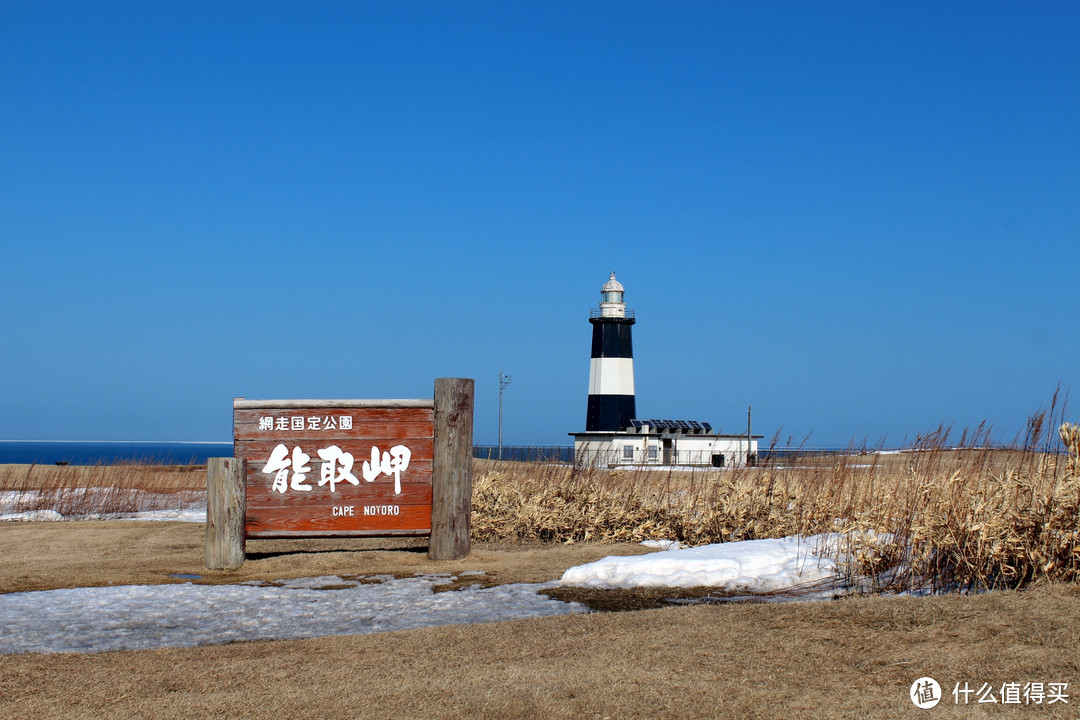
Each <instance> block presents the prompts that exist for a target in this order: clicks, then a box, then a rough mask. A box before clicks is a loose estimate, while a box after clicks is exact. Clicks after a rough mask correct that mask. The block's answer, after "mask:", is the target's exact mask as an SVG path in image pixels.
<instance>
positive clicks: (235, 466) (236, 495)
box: [206, 458, 245, 570]
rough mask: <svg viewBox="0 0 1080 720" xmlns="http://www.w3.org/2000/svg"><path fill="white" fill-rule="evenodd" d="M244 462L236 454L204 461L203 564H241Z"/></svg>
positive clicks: (220, 566)
mask: <svg viewBox="0 0 1080 720" xmlns="http://www.w3.org/2000/svg"><path fill="white" fill-rule="evenodd" d="M244 466H245V463H244V461H243V460H238V459H237V458H209V459H208V460H207V463H206V470H207V473H206V567H208V568H210V569H211V570H225V569H228V570H232V569H235V568H238V567H240V566H241V565H243V564H244V526H245V522H244V520H245V493H244V476H245V473H244Z"/></svg>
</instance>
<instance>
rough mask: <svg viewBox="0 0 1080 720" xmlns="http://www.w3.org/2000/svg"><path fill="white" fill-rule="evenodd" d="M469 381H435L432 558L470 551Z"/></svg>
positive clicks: (449, 557)
mask: <svg viewBox="0 0 1080 720" xmlns="http://www.w3.org/2000/svg"><path fill="white" fill-rule="evenodd" d="M473 385H474V383H473V381H472V380H471V379H467V378H437V379H436V380H435V458H434V460H435V465H434V468H433V469H432V475H431V542H430V544H429V545H428V557H430V558H431V559H432V560H460V559H461V558H463V557H465V556H466V555H468V554H469V550H470V548H471V537H470V532H471V530H472V435H473Z"/></svg>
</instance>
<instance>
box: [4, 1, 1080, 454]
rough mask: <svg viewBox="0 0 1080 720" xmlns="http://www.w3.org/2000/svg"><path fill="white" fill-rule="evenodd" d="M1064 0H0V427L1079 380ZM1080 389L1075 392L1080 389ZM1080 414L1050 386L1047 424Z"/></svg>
mask: <svg viewBox="0 0 1080 720" xmlns="http://www.w3.org/2000/svg"><path fill="white" fill-rule="evenodd" d="M1078 37H1080V3H1077V2H1061V3H1054V2H1040V3H1018V2H972V3H964V2H949V3H940V2H896V3H877V2H872V3H867V2H851V3H844V2H790V3H788V2H753V3H751V2H737V3H736V2H731V3H725V2H703V3H689V2H582V1H579V0H575V1H574V2H553V1H549V0H545V1H544V2H535V3H527V2H501V1H500V2H468V1H466V2H442V1H440V2H430V3H429V2H400V3H399V2H395V3H390V2H379V3H358V2H340V3H337V2H316V3H285V2H280V3H278V2H262V1H260V2H229V3H221V2H182V3H159V2H144V1H141V0H140V1H138V2H129V3H115V2H92V3H87V2H70V3H57V2H12V1H10V0H4V1H3V2H0V102H2V104H3V112H0V244H2V248H3V252H2V256H0V263H2V268H3V271H4V278H3V282H2V283H0V306H2V315H0V337H2V338H3V345H4V347H3V350H2V351H0V378H2V381H0V438H3V439H26V440H31V439H127V440H139V439H142V440H228V439H230V438H231V401H232V398H233V397H234V396H244V397H248V398H309V397H312V398H354V397H356V398H397V397H430V396H431V394H432V385H433V380H434V378H436V377H449V376H455V377H472V378H475V379H476V381H477V387H476V402H477V406H476V423H475V439H476V441H477V442H480V443H494V442H495V440H496V438H497V432H498V427H497V426H498V423H497V417H498V373H499V370H500V368H501V369H502V370H504V371H505V372H507V373H509V374H510V375H511V376H512V377H513V382H512V384H511V385H510V386H509V387H508V388H507V390H506V393H505V396H504V442H506V443H508V444H567V443H569V441H570V439H569V438H568V437H567V435H566V433H567V432H569V431H574V430H582V429H584V424H585V403H586V395H587V391H588V371H589V349H590V332H591V327H590V325H589V323H588V313H589V310H590V308H592V307H594V306H596V305H597V303H598V302H599V297H600V296H599V292H600V287H601V285H602V284H603V283H604V281H605V280H606V279H607V277H608V274H609V273H610V272H611V271H612V270H614V271H615V272H616V273H617V275H618V278H619V280H620V281H621V282H623V284H624V285H625V286H626V299H627V303H628V305H629V306H630V307H631V308H633V309H634V310H635V311H636V313H637V319H638V322H637V325H636V326H635V327H634V351H635V358H634V361H635V371H636V385H637V407H638V414H639V415H640V416H642V417H663V418H676V419H696V420H706V421H709V422H711V423H712V424H713V426H714V427H719V428H722V429H723V430H725V431H727V432H738V431H740V430H744V429H745V423H746V408H747V406H748V405H752V406H753V408H754V429H755V432H759V433H761V434H764V435H766V436H771V435H772V434H773V433H774V432H776V431H777V430H780V431H781V433H782V436H783V437H785V438H786V437H787V436H791V437H793V438H794V440H795V442H802V441H803V440H804V438H806V437H807V436H809V441H808V442H809V444H811V445H816V446H836V445H847V444H848V443H849V442H850V441H852V440H855V441H856V442H861V441H862V440H863V439H867V440H869V441H870V442H871V443H875V442H877V441H879V440H881V439H882V438H885V439H886V442H887V443H888V444H899V443H900V442H901V441H903V439H904V437H905V436H909V437H910V436H914V434H916V433H919V432H923V431H926V430H929V429H931V428H933V427H936V426H937V425H938V424H939V423H942V422H944V423H946V424H953V425H954V426H955V427H957V428H962V427H965V426H974V425H976V424H978V423H979V422H981V421H987V422H989V423H991V424H993V425H994V426H995V427H996V428H997V429H998V431H999V433H1000V434H1001V435H1002V436H1003V437H1004V436H1009V437H1004V439H1011V434H1012V433H1016V432H1017V431H1019V430H1021V429H1022V428H1023V426H1024V423H1025V421H1026V419H1027V417H1028V415H1029V414H1030V413H1032V412H1033V411H1036V410H1037V409H1039V407H1040V406H1042V405H1044V404H1046V403H1047V402H1048V401H1049V399H1050V397H1051V395H1052V394H1053V392H1054V390H1055V388H1057V387H1058V386H1059V384H1060V386H1061V387H1062V389H1063V391H1064V390H1068V389H1070V388H1072V390H1073V391H1074V392H1076V391H1077V390H1080V388H1078V387H1076V382H1077V380H1078V379H1080V370H1078V368H1080V322H1078V316H1077V304H1078V303H1077V299H1078V296H1080V292H1078V289H1077V288H1078V280H1080V42H1078V41H1077V38H1078ZM1074 404H1076V403H1074ZM1076 414H1077V413H1076V412H1073V413H1072V415H1073V416H1075V415H1076Z"/></svg>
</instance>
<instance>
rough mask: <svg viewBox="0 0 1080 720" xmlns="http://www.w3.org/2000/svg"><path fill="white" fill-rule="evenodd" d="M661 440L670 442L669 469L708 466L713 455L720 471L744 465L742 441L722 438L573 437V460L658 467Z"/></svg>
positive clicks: (755, 446) (661, 456) (755, 445)
mask: <svg viewBox="0 0 1080 720" xmlns="http://www.w3.org/2000/svg"><path fill="white" fill-rule="evenodd" d="M664 438H666V439H668V440H670V441H671V446H672V453H671V464H672V465H701V466H712V461H713V455H716V454H720V455H723V456H724V467H733V466H738V465H745V464H746V438H744V437H732V438H722V437H716V436H715V435H703V436H693V435H681V436H680V435H673V436H671V435H669V436H661V435H639V434H633V433H630V434H619V435H616V434H611V435H599V436H597V435H593V436H589V437H588V438H587V439H582V438H580V437H576V438H574V457H575V458H576V462H579V463H581V464H585V465H592V464H595V465H597V466H599V467H616V466H620V465H662V464H663V462H664V447H663V445H664V443H663V439H664ZM626 447H630V448H632V450H631V451H630V455H629V456H627V454H626V450H625V448H626ZM650 447H655V448H656V453H655V456H654V457H650V455H649V448H650ZM757 451H758V441H757V439H756V438H755V439H754V440H753V441H752V442H751V444H750V452H751V453H753V454H755V455H756V454H757Z"/></svg>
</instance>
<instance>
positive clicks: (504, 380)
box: [499, 368, 510, 460]
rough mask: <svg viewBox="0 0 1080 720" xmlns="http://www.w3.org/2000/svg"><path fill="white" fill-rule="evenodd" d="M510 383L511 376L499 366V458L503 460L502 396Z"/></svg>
mask: <svg viewBox="0 0 1080 720" xmlns="http://www.w3.org/2000/svg"><path fill="white" fill-rule="evenodd" d="M509 384H510V376H509V375H506V374H504V373H503V371H502V368H499V459H500V460H502V459H503V457H502V396H503V390H504V389H505V388H506V386H507V385H509Z"/></svg>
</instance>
